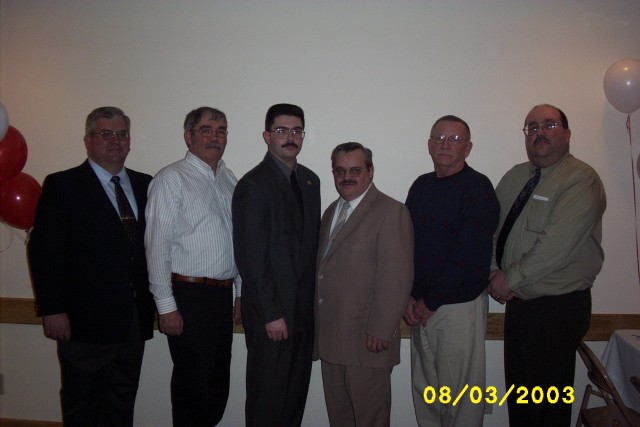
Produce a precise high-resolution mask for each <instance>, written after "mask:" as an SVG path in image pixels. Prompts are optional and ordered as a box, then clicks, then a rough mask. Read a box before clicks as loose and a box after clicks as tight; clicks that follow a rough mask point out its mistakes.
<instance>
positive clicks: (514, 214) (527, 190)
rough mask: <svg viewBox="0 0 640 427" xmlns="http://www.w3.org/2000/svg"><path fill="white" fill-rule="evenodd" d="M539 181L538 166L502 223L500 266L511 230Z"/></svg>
mask: <svg viewBox="0 0 640 427" xmlns="http://www.w3.org/2000/svg"><path fill="white" fill-rule="evenodd" d="M538 181H540V168H536V172H535V175H533V176H532V177H531V178H530V179H529V181H527V183H526V184H525V185H524V187H522V191H520V194H518V197H516V200H515V201H514V202H513V205H512V206H511V210H510V211H509V213H508V214H507V217H506V218H505V220H504V224H503V225H502V229H501V230H500V234H499V235H498V241H497V242H496V262H497V263H498V267H500V268H502V255H504V245H505V243H506V242H507V237H508V236H509V232H511V228H512V227H513V224H514V223H515V222H516V219H518V216H519V215H520V212H522V209H524V206H525V205H526V204H527V201H528V200H529V198H530V197H531V193H533V189H534V188H535V187H536V185H538Z"/></svg>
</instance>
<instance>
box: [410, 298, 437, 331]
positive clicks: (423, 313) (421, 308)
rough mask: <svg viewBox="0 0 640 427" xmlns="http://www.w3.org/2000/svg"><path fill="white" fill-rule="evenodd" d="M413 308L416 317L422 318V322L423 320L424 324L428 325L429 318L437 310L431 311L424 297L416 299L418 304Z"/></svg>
mask: <svg viewBox="0 0 640 427" xmlns="http://www.w3.org/2000/svg"><path fill="white" fill-rule="evenodd" d="M413 310H414V311H415V312H416V317H417V318H418V319H420V320H419V321H420V322H422V326H427V320H429V319H430V318H431V316H433V313H435V311H431V310H429V309H428V308H427V306H426V305H425V303H424V299H422V298H420V299H419V300H418V301H416V304H415V305H414V306H413Z"/></svg>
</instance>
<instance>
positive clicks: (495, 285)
mask: <svg viewBox="0 0 640 427" xmlns="http://www.w3.org/2000/svg"><path fill="white" fill-rule="evenodd" d="M487 292H488V293H489V295H491V298H493V299H494V300H496V301H497V302H499V303H500V304H504V303H505V302H507V301H510V300H512V299H513V298H514V297H515V296H516V293H515V292H513V291H512V290H511V288H509V284H508V283H507V277H506V276H505V274H504V271H502V270H494V271H492V272H491V273H489V286H488V287H487Z"/></svg>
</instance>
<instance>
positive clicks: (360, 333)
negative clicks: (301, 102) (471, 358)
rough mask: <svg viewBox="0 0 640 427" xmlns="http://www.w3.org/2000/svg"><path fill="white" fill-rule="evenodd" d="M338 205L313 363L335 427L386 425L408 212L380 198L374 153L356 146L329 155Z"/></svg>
mask: <svg viewBox="0 0 640 427" xmlns="http://www.w3.org/2000/svg"><path fill="white" fill-rule="evenodd" d="M331 164H332V168H333V177H334V181H335V186H336V190H337V191H338V193H339V194H340V198H339V199H338V200H336V201H335V202H333V203H332V204H331V206H329V208H328V209H327V210H326V211H325V213H324V215H323V217H322V225H321V228H320V242H319V248H318V264H317V276H316V285H317V286H316V302H315V320H316V322H315V346H314V356H315V357H314V358H315V359H318V358H320V359H321V360H322V380H323V384H324V394H325V401H326V404H327V411H328V413H329V422H330V423H331V425H332V426H334V427H335V426H366V427H374V426H388V425H389V422H390V413H391V370H392V369H393V366H394V365H397V364H398V363H400V330H399V327H400V319H401V318H402V314H403V312H404V309H405V307H406V304H407V299H408V297H409V293H410V291H411V285H412V282H413V227H412V224H411V217H410V215H409V211H408V210H407V208H406V207H405V206H404V205H403V204H402V203H400V202H398V201H396V200H393V199H392V198H390V197H388V196H386V195H385V194H383V193H381V192H380V191H378V189H377V188H376V187H375V185H374V184H373V183H372V181H373V162H372V153H371V150H369V149H368V148H365V147H363V146H362V145H361V144H359V143H357V142H347V143H345V144H340V145H338V146H337V147H336V148H335V149H334V150H333V153H332V154H331Z"/></svg>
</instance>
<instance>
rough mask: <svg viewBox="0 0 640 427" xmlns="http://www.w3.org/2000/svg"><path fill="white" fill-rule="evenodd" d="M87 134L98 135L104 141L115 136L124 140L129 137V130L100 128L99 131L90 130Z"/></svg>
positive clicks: (111, 139) (110, 139)
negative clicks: (116, 130)
mask: <svg viewBox="0 0 640 427" xmlns="http://www.w3.org/2000/svg"><path fill="white" fill-rule="evenodd" d="M89 135H100V136H101V137H102V139H104V140H105V141H113V140H114V139H115V138H117V139H118V140H119V141H120V140H122V141H126V140H128V139H129V131H126V130H119V131H118V132H114V131H112V130H106V129H105V130H101V131H100V132H90V133H89Z"/></svg>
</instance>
